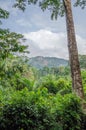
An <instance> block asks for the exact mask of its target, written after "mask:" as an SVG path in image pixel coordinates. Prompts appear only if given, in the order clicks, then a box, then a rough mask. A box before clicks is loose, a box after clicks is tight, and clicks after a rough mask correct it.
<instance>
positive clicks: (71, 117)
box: [0, 56, 86, 130]
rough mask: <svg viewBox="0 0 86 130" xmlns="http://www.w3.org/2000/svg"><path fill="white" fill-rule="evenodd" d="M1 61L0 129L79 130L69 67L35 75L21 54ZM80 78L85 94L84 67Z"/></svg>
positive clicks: (79, 116)
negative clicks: (81, 78)
mask: <svg viewBox="0 0 86 130" xmlns="http://www.w3.org/2000/svg"><path fill="white" fill-rule="evenodd" d="M1 63H2V64H0V65H1V66H0V70H1V73H0V130H8V129H9V130H15V129H16V130H67V129H68V130H81V124H82V115H83V111H82V107H81V106H82V105H81V104H82V101H81V99H80V98H79V97H77V96H76V95H75V94H73V93H72V85H71V78H70V71H69V68H68V69H67V67H66V68H65V67H64V68H62V71H59V73H58V71H55V72H57V74H54V73H47V74H46V75H39V70H36V69H33V68H32V67H31V66H29V65H28V60H27V59H26V58H25V57H23V58H21V57H17V56H16V57H15V56H11V57H9V58H6V59H5V60H2V61H1ZM53 69H54V68H53ZM51 70H52V68H51ZM44 71H45V69H44ZM82 77H83V85H84V91H85V94H86V71H85V70H82ZM84 116H85V115H84Z"/></svg>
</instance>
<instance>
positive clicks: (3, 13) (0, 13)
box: [0, 8, 9, 23]
mask: <svg viewBox="0 0 86 130" xmlns="http://www.w3.org/2000/svg"><path fill="white" fill-rule="evenodd" d="M8 17H9V12H8V11H6V10H4V9H2V8H0V19H7V18H8ZM0 23H2V22H1V20H0Z"/></svg>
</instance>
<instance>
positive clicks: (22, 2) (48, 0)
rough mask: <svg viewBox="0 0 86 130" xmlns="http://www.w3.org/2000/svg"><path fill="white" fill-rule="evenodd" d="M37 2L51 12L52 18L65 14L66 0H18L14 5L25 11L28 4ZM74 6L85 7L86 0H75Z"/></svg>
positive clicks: (43, 8)
mask: <svg viewBox="0 0 86 130" xmlns="http://www.w3.org/2000/svg"><path fill="white" fill-rule="evenodd" d="M36 3H39V6H40V7H41V9H42V10H43V11H44V10H46V9H48V10H49V11H50V12H51V19H53V18H55V19H57V17H58V15H60V16H64V13H65V8H64V0H42V1H41V0H28V1H27V0H16V3H15V4H14V7H17V8H19V9H20V10H22V11H24V10H25V9H26V5H27V4H28V5H30V4H36ZM74 6H80V7H81V8H82V9H84V8H85V6H86V0H75V1H74Z"/></svg>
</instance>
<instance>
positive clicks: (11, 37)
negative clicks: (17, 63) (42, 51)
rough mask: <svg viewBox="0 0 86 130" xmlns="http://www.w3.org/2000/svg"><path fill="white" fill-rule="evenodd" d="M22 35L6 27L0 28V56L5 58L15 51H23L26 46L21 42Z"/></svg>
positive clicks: (22, 40)
mask: <svg viewBox="0 0 86 130" xmlns="http://www.w3.org/2000/svg"><path fill="white" fill-rule="evenodd" d="M24 41H25V39H24V36H23V35H22V34H17V33H15V32H10V31H9V30H7V29H4V30H3V29H0V58H2V59H6V58H7V57H9V55H11V54H14V53H15V52H17V53H25V52H28V51H27V47H28V46H25V45H23V44H22V42H24Z"/></svg>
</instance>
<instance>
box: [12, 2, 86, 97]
mask: <svg viewBox="0 0 86 130" xmlns="http://www.w3.org/2000/svg"><path fill="white" fill-rule="evenodd" d="M26 1H27V0H21V1H19V0H16V4H15V5H14V6H15V7H18V8H19V9H22V10H23V11H24V10H25V8H26V3H25V2H26ZM37 2H39V6H40V7H41V9H42V10H43V11H44V10H45V9H48V10H50V11H51V12H52V14H51V18H52V19H53V18H55V19H57V16H58V15H60V16H63V15H64V14H65V16H66V25H67V36H68V50H69V61H70V68H71V77H72V87H73V91H74V92H75V93H76V94H77V95H78V96H80V97H81V98H83V97H84V92H83V86H82V79H81V72H80V66H79V59H78V50H77V44H76V37H75V29H74V22H73V15H72V8H71V0H42V1H41V0H28V4H31V3H33V4H36V3H37ZM78 5H80V6H81V7H82V8H84V7H85V6H86V1H85V0H76V1H75V6H78Z"/></svg>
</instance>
